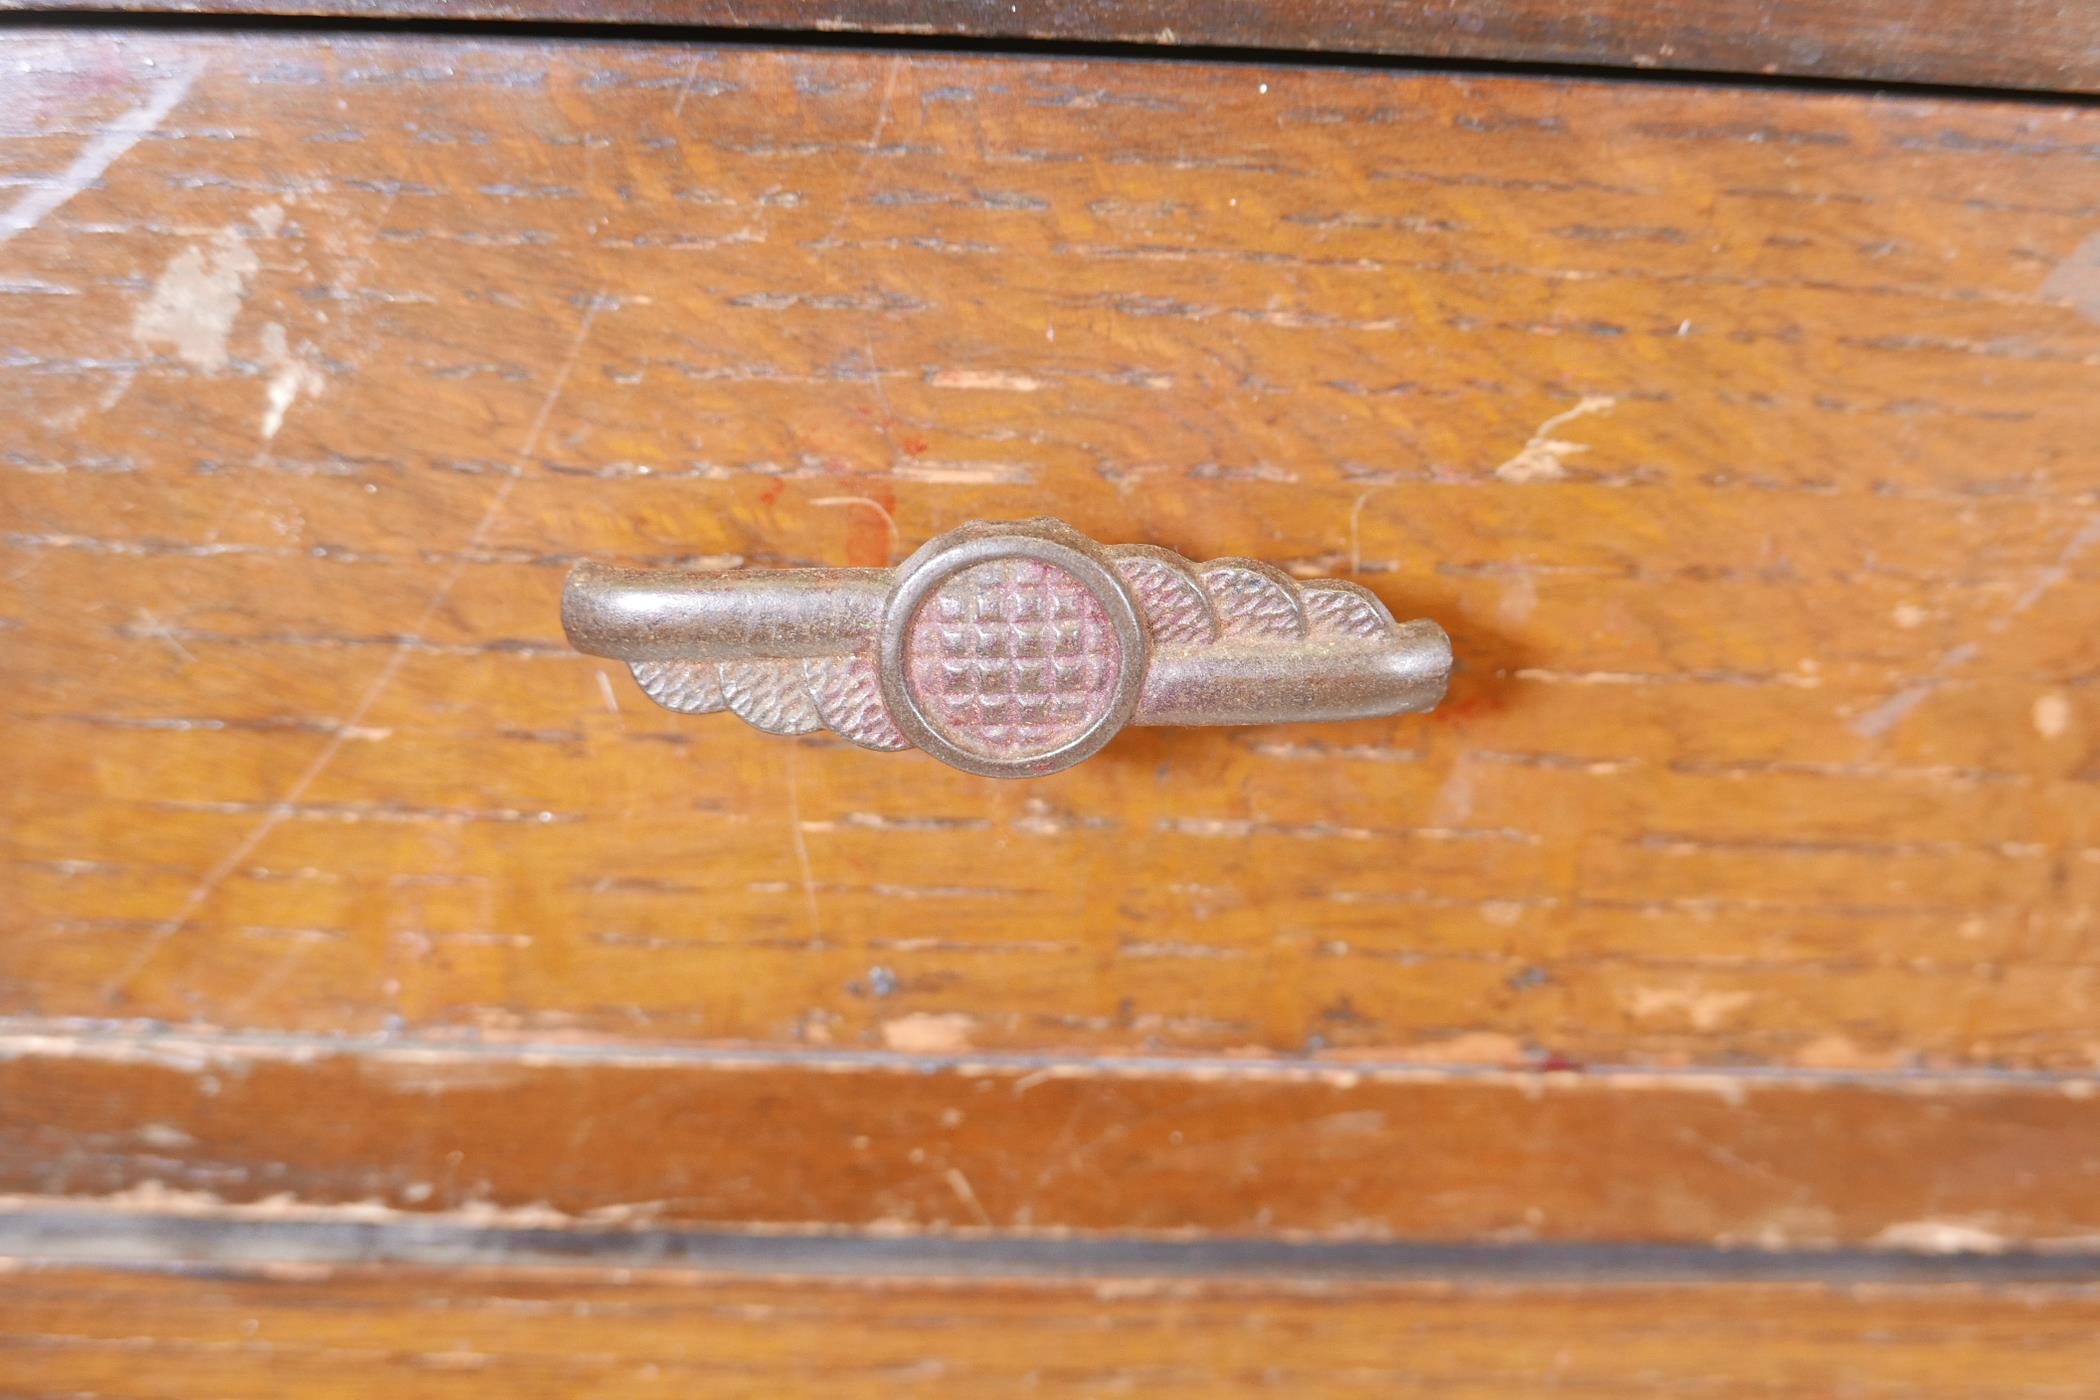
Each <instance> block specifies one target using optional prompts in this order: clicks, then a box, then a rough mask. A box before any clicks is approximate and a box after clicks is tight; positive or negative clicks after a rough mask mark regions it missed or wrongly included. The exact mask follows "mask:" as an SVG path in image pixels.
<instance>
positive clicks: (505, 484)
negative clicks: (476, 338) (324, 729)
mask: <svg viewBox="0 0 2100 1400" xmlns="http://www.w3.org/2000/svg"><path fill="white" fill-rule="evenodd" d="M603 305H604V291H603V289H600V291H599V292H598V293H597V294H596V295H594V296H593V297H592V298H591V301H590V306H589V309H588V310H586V311H585V312H584V313H583V319H582V320H581V321H580V322H579V323H578V324H577V327H576V335H575V337H574V338H573V339H572V340H570V342H569V348H568V353H567V354H566V355H565V356H564V357H563V359H562V362H561V367H560V368H559V369H558V370H556V371H555V374H554V382H553V383H552V384H550V385H548V387H547V396H546V397H545V398H543V399H542V400H540V406H539V411H538V412H537V413H535V414H534V415H533V418H532V423H531V425H530V426H529V427H528V428H527V429H526V430H525V437H524V440H523V441H522V442H521V443H519V445H518V450H517V451H516V452H515V453H514V454H512V457H511V466H512V467H513V468H514V469H515V470H513V471H511V472H509V473H507V474H505V476H504V477H503V481H502V484H501V485H499V486H498V487H497V488H496V489H495V490H494V491H493V492H491V493H490V495H489V503H488V506H487V508H486V509H485V510H483V511H482V513H481V519H480V520H478V521H476V522H475V524H474V529H473V530H472V532H470V533H469V534H468V536H467V540H466V544H465V546H464V548H462V549H461V550H460V554H459V562H458V563H456V564H454V565H453V566H452V568H451V569H450V570H448V571H447V572H446V574H445V576H444V577H443V578H441V579H439V580H438V585H437V587H436V588H435V589H434V590H432V592H431V594H430V598H429V600H428V601H426V602H425V603H424V604H423V611H422V612H421V613H420V614H418V615H417V617H416V618H415V619H414V621H413V623H412V624H411V625H410V627H409V629H408V631H407V633H406V634H405V635H404V636H403V637H402V639H401V641H400V643H399V644H397V645H396V646H395V648H394V650H393V651H392V653H390V654H389V655H388V657H387V659H386V664H384V665H383V666H381V667H380V668H379V674H378V675H376V676H374V677H373V678H372V683H371V684H370V685H368V686H366V687H365V690H364V693H363V694H362V695H360V696H358V698H357V703H356V704H355V705H353V706H351V708H350V712H349V713H348V714H346V715H344V716H343V717H342V719H341V720H340V721H339V722H338V723H337V725H336V727H335V733H334V734H333V735H331V736H330V737H329V740H328V742H327V743H325V744H323V745H322V746H321V749H320V751H319V752H318V753H316V754H315V755H314V757H313V761H312V762H310V763H308V764H307V765H306V767H305V768H304V769H302V770H300V773H299V776H298V777H296V778H294V779H293V780H292V783H291V786H290V787H288V788H286V789H285V791H284V795H283V796H282V797H280V798H278V799H277V801H275V802H273V803H271V804H270V805H269V807H268V808H267V809H266V810H265V811H264V812H263V815H262V817H261V819H260V820H258V821H257V822H256V823H255V825H254V826H252V827H250V828H249V829H248V834H247V835H245V836H243V837H242V838H241V839H240V840H239V841H236V842H235V843H234V845H233V848H232V849H231V850H229V851H227V853H226V854H225V855H224V856H223V857H221V858H220V860H219V862H218V863H217V864H216V865H213V866H212V867H211V868H210V869H209V870H207V871H205V872H204V874H203V876H202V877H201V878H199V879H198V881H197V883H196V884H194V885H192V886H191V887H190V890H189V893H188V894H186V895H184V896H183V898H182V903H181V904H179V905H178V906H176V909H175V913H174V914H173V915H172V916H171V917H169V918H167V919H164V920H162V921H161V922H160V923H158V924H155V925H154V926H153V931H152V932H151V933H150V934H148V935H147V937H146V938H145V939H144V940H143V941H142V942H141V943H140V944H139V948H138V951H137V952H136V953H133V954H132V955H131V958H130V959H129V961H127V962H126V963H125V964H124V965H123V966H122V967H120V968H118V969H117V970H116V971H115V972H114V973H113V974H111V976H110V977H109V979H108V980H107V981H106V982H104V983H103V984H102V988H101V991H102V999H103V1000H104V1001H105V1002H113V1001H115V1000H116V999H117V998H118V997H119V996H120V995H122V993H123V991H124V989H125V988H126V987H127V986H129V985H130V984H131V980H132V979H133V978H134V977H137V976H138V975H139V973H141V972H143V971H144V970H145V969H146V966H147V965H148V964H149V963H151V962H152V961H153V959H154V958H155V957H157V956H159V954H160V950H161V949H162V948H164V947H166V946H167V943H168V940H169V939H171V938H173V937H175V935H177V934H178V933H181V932H182V931H183V930H184V929H185V928H187V927H189V923H190V920H191V919H193V918H195V917H196V914H197V911H198V910H199V909H201V908H203V907H204V902H205V901H206V900H207V899H210V898H211V897H212V895H213V894H214V893H215V892H216V891H217V890H218V888H219V886H221V885H223V884H225V883H226V881H227V878H228V877H230V876H231V875H232V874H233V872H234V871H236V870H238V869H240V868H241V865H242V864H243V863H244V862H245V861H246V860H247V859H248V857H249V856H250V855H251V854H252V853H253V852H254V851H255V849H256V848H257V847H258V846H260V845H262V843H263V842H264V841H266V840H268V839H269V837H270V833H272V832H273V831H275V830H277V828H278V827H279V826H281V825H282V824H283V823H284V822H285V821H286V819H288V818H289V817H290V816H291V815H292V814H293V812H294V811H296V810H297V808H298V805H299V803H300V801H301V800H302V799H303V798H304V797H305V796H306V794H307V791H308V790H309V789H311V788H312V787H313V785H314V784H315V783H316V782H317V781H319V779H320V777H321V775H322V774H323V773H324V772H326V771H327V769H328V766H329V765H330V764H332V763H334V762H335V760H336V756H337V755H338V754H340V753H341V752H342V751H343V746H344V745H345V744H347V743H349V742H350V736H351V735H352V734H354V733H356V732H358V731H360V730H361V729H363V728H364V724H365V720H366V718H367V717H368V716H370V714H371V713H372V709H373V707H374V706H376V705H377V704H378V703H379V698H380V697H381V696H382V695H384V694H386V692H387V690H388V688H389V687H391V686H392V685H393V683H394V680H395V678H396V677H398V676H399V675H400V674H401V668H402V667H403V666H404V665H406V664H407V663H408V657H409V653H410V652H411V651H413V650H414V649H415V648H416V646H417V645H418V644H419V643H420V641H421V639H422V637H423V634H424V633H425V632H426V631H428V630H429V628H430V624H431V621H432V620H433V619H434V618H436V617H437V615H438V611H439V609H441V608H443V607H444V606H445V602H446V600H447V599H449V598H450V597H451V596H452V591H453V590H454V589H455V588H457V587H459V581H460V579H461V578H462V577H464V576H465V574H466V571H467V566H468V562H469V560H470V559H471V557H472V556H473V554H474V553H475V551H477V550H479V549H480V548H481V545H482V542H483V541H484V540H486V539H487V538H488V536H489V532H490V531H491V530H493V529H495V528H496V522H497V521H498V520H499V519H501V518H502V515H503V510H504V507H506V506H507V505H509V504H510V497H511V493H512V492H513V491H515V490H516V489H517V485H518V481H519V479H520V478H521V477H523V476H524V474H525V473H524V471H523V467H524V465H525V461H526V459H527V458H529V457H531V455H532V454H533V452H534V451H535V450H536V449H537V448H538V447H539V443H540V435H541V434H542V433H544V432H546V431H547V422H548V420H549V419H550V418H552V417H553V415H554V406H555V404H557V403H559V402H560V401H561V396H562V391H563V390H564V389H566V388H567V387H568V384H569V376H570V375H571V374H572V373H574V372H575V369H576V362H577V361H578V360H579V359H581V358H582V357H583V347H584V345H585V343H586V342H588V341H589V339H590V334H591V326H592V325H593V324H594V323H595V322H596V321H597V319H598V312H599V310H600V308H601V307H603Z"/></svg>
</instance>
